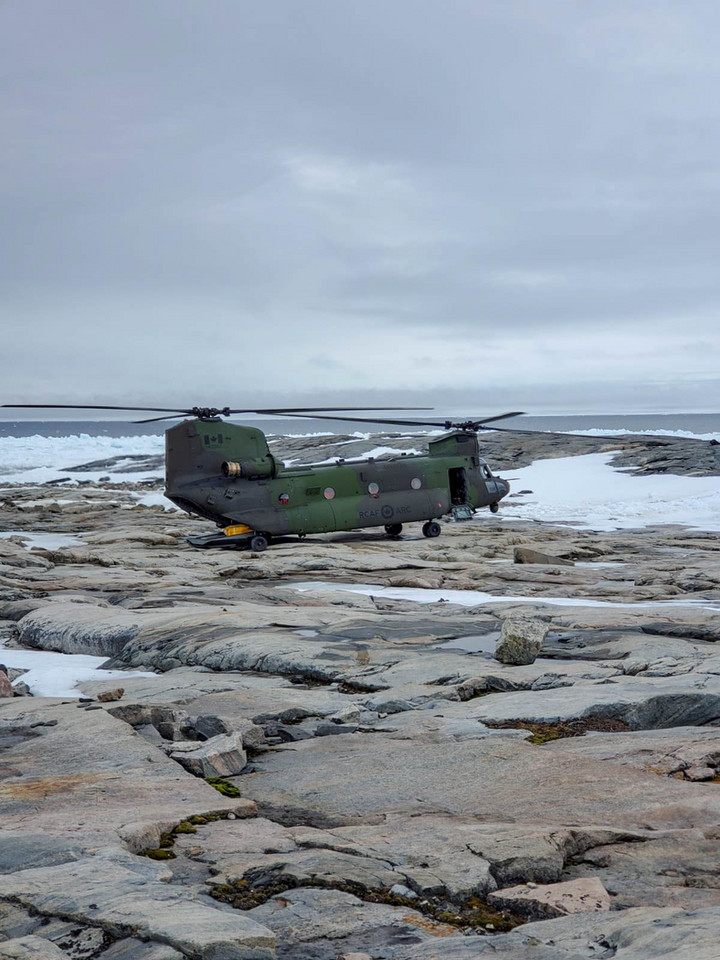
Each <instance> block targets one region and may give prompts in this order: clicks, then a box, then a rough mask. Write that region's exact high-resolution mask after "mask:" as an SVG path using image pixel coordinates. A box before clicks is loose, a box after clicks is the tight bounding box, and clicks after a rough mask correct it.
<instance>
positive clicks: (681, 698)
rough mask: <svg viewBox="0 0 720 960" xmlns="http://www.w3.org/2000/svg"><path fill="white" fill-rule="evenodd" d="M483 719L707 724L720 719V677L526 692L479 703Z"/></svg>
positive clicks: (624, 680)
mask: <svg viewBox="0 0 720 960" xmlns="http://www.w3.org/2000/svg"><path fill="white" fill-rule="evenodd" d="M472 715H473V716H475V717H477V719H479V720H491V721H506V720H525V721H528V722H543V723H557V722H559V721H563V720H571V719H576V718H581V717H593V716H595V717H610V718H612V719H616V720H622V721H623V722H624V723H626V724H627V725H628V726H629V727H630V728H631V729H636V730H643V729H648V728H653V727H676V726H702V725H703V724H707V723H712V722H713V721H715V720H717V719H718V718H720V677H719V676H715V675H705V676H698V675H697V674H695V673H689V674H684V675H681V676H670V677H644V676H639V677H632V676H630V677H617V678H613V677H611V678H609V679H608V680H606V681H590V682H587V683H576V684H574V685H573V686H565V687H562V689H557V690H554V691H553V695H552V697H549V696H548V695H547V692H546V691H537V692H535V691H522V692H519V693H509V694H507V695H503V696H502V697H489V698H487V699H483V700H481V701H478V704H477V708H476V709H473V710H472Z"/></svg>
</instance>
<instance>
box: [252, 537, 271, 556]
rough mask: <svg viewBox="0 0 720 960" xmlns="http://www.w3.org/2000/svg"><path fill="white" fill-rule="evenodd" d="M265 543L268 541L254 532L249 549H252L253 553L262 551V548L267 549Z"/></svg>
mask: <svg viewBox="0 0 720 960" xmlns="http://www.w3.org/2000/svg"><path fill="white" fill-rule="evenodd" d="M267 545H268V542H267V540H266V539H265V537H264V536H263V535H262V534H261V533H258V534H256V536H254V537H253V538H252V540H251V541H250V549H251V550H254V551H255V553H262V552H263V550H267Z"/></svg>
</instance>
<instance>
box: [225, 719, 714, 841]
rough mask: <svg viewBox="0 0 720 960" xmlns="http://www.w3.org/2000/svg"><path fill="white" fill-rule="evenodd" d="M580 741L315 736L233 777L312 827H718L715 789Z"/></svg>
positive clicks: (284, 818)
mask: <svg viewBox="0 0 720 960" xmlns="http://www.w3.org/2000/svg"><path fill="white" fill-rule="evenodd" d="M499 732H501V733H504V732H505V731H499ZM584 739H585V738H584V737H578V738H575V740H574V743H576V744H577V748H576V750H575V751H573V752H570V751H568V752H567V753H563V754H562V755H560V754H557V755H556V754H554V753H553V752H552V750H548V749H546V748H544V747H536V746H532V745H530V744H527V743H525V742H518V741H517V740H516V739H514V738H513V739H503V738H495V737H488V738H486V739H482V740H461V741H457V742H455V741H445V742H444V743H443V748H442V750H438V748H437V745H436V744H433V743H423V742H422V741H420V742H418V741H416V740H411V741H409V742H408V741H406V740H399V739H393V738H392V737H391V736H389V735H387V734H382V733H376V734H373V735H372V737H368V736H361V735H358V734H353V735H350V736H345V737H323V738H320V739H313V740H305V741H303V742H301V743H295V744H289V745H287V746H286V747H283V748H281V749H277V750H274V751H272V752H271V753H266V754H263V755H262V756H261V757H259V758H258V759H257V770H258V772H256V773H253V774H250V775H248V776H243V777H242V787H243V794H244V795H245V796H247V797H249V798H251V799H253V800H255V801H256V802H257V803H258V807H259V809H260V812H261V813H262V814H264V815H265V816H270V817H271V818H272V819H275V820H279V821H280V822H285V823H291V822H295V823H297V822H301V823H306V824H309V825H313V826H320V827H328V826H331V827H336V826H345V825H349V824H352V823H362V822H365V823H372V822H381V821H382V820H383V819H384V818H385V817H386V816H387V815H388V814H390V813H395V814H397V813H404V814H410V815H412V814H418V813H442V814H446V815H451V816H474V817H478V818H480V819H482V820H484V821H486V822H487V821H490V822H494V823H500V822H503V821H505V822H508V821H509V822H516V823H532V824H538V823H542V824H564V825H568V824H594V825H597V826H599V825H606V826H609V827H613V828H623V829H638V828H640V829H642V828H644V827H645V825H646V824H647V823H649V822H650V823H652V822H657V823H659V824H662V825H663V826H665V827H666V828H672V827H680V826H682V827H687V826H702V825H712V824H714V823H715V822H717V818H718V816H720V790H718V789H717V786H716V785H714V784H710V785H706V784H702V783H698V784H689V783H683V782H680V781H677V780H673V779H672V778H666V777H658V776H657V775H656V774H653V773H649V772H644V771H641V770H637V769H633V768H632V767H628V766H622V765H621V764H619V763H613V762H611V761H608V762H607V763H598V761H597V760H595V759H594V758H590V759H586V758H585V757H584V756H583V754H582V748H583V743H582V742H583V740H584ZM549 746H550V747H551V746H552V744H550V745H549ZM519 797H522V802H520V801H519V799H518V798H519Z"/></svg>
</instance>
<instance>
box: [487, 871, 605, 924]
mask: <svg viewBox="0 0 720 960" xmlns="http://www.w3.org/2000/svg"><path fill="white" fill-rule="evenodd" d="M488 903H490V904H492V905H493V906H496V907H497V908H498V909H500V910H513V911H515V913H519V914H521V915H522V916H525V917H527V918H528V919H529V920H550V919H552V918H553V917H564V916H567V915H568V914H570V913H592V912H596V911H600V910H609V909H610V894H609V893H608V892H607V890H606V889H605V887H604V886H603V885H602V883H601V882H600V881H599V880H598V878H597V877H581V878H580V879H578V880H569V881H567V882H566V883H549V884H542V885H537V884H534V883H526V884H525V883H524V884H521V885H520V886H517V887H506V888H505V889H504V890H497V891H496V892H495V893H490V894H488Z"/></svg>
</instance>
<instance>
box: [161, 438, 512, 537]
mask: <svg viewBox="0 0 720 960" xmlns="http://www.w3.org/2000/svg"><path fill="white" fill-rule="evenodd" d="M509 489H510V487H509V484H508V482H507V481H506V480H502V479H501V478H499V477H496V476H494V475H493V474H492V472H491V470H490V468H489V467H488V466H487V464H486V463H485V461H484V460H483V459H482V458H481V457H480V456H479V453H478V439H477V434H475V433H473V432H469V431H464V430H457V431H453V432H450V433H448V434H445V435H444V436H442V437H439V438H437V439H434V440H431V441H430V442H429V452H428V454H427V455H422V454H421V455H418V454H408V455H405V454H400V455H398V456H395V457H393V458H390V459H382V460H376V459H372V458H369V459H367V460H353V461H344V460H338V461H336V462H335V463H332V464H326V463H323V464H303V465H293V466H288V467H286V466H284V465H283V464H282V463H280V462H278V461H277V460H276V459H275V457H274V456H273V455H272V454H271V453H270V450H269V448H268V444H267V439H266V437H265V435H264V434H263V433H262V431H260V430H258V429H256V428H253V427H247V426H239V425H237V424H232V423H228V422H225V421H222V420H219V419H212V420H200V419H196V420H186V421H183V422H182V423H179V424H177V425H176V426H174V427H171V428H170V429H169V430H168V431H167V432H166V491H165V492H166V496H167V497H168V498H169V499H170V500H172V501H173V502H174V503H176V504H177V505H178V506H179V507H181V508H182V509H183V510H186V511H187V512H188V513H191V514H195V515H197V516H201V517H205V518H206V519H209V520H212V521H214V522H215V523H217V524H218V526H221V527H225V528H232V527H234V526H237V525H241V526H243V527H245V528H249V529H251V530H253V531H258V532H260V533H263V534H271V535H273V536H281V535H283V534H299V535H304V534H308V533H324V532H328V531H335V530H355V529H360V528H363V527H376V526H385V527H386V528H390V529H392V528H395V527H397V526H399V525H400V524H404V523H408V522H413V521H430V520H434V519H437V518H440V517H443V516H445V515H446V514H450V513H453V512H456V513H457V512H458V511H461V512H462V511H463V510H464V511H465V513H466V515H471V513H472V512H473V511H474V510H476V509H478V508H480V507H490V508H491V509H493V510H496V509H497V503H498V502H499V501H500V500H501V499H502V498H503V497H505V496H507V494H508V492H509Z"/></svg>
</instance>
